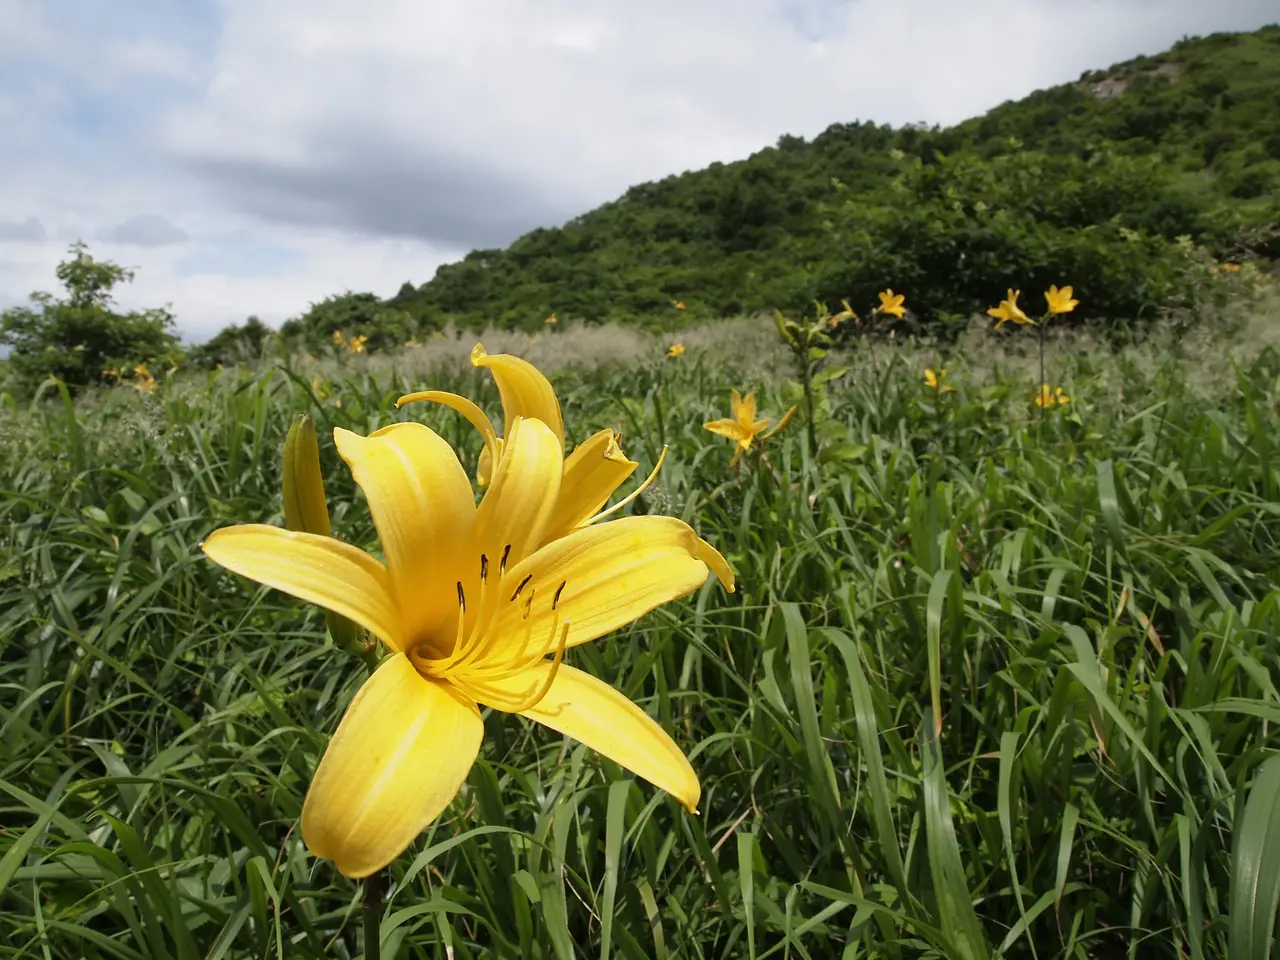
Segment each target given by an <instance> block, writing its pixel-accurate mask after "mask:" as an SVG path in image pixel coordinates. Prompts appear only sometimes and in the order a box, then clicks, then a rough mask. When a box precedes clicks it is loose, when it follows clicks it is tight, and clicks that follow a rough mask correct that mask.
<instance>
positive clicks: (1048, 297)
mask: <svg viewBox="0 0 1280 960" xmlns="http://www.w3.org/2000/svg"><path fill="white" fill-rule="evenodd" d="M1044 299H1045V301H1046V302H1047V303H1048V304H1049V312H1050V313H1070V312H1071V311H1072V310H1074V309H1075V308H1076V305H1077V304H1078V303H1079V302H1080V301H1079V300H1072V299H1071V288H1070V287H1063V288H1062V289H1061V290H1059V289H1058V285H1057V284H1056V283H1055V284H1052V285H1050V287H1049V290H1048V292H1047V293H1046V294H1045V295H1044Z"/></svg>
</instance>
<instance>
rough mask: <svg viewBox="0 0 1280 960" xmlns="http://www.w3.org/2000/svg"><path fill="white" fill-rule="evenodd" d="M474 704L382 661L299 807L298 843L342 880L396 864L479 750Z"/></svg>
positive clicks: (405, 664)
mask: <svg viewBox="0 0 1280 960" xmlns="http://www.w3.org/2000/svg"><path fill="white" fill-rule="evenodd" d="M483 733H484V724H483V723H482V722H481V720H480V711H479V710H477V709H476V705H475V703H473V702H472V701H471V700H469V699H468V698H466V697H464V696H462V694H460V693H458V692H457V691H456V690H455V689H453V687H451V686H449V685H448V684H445V683H440V682H437V681H431V680H426V679H424V678H423V677H422V676H421V675H420V674H419V673H418V671H417V670H415V669H414V667H413V664H411V663H410V662H409V659H408V658H407V657H406V656H404V654H396V655H395V656H392V657H388V658H387V659H386V660H384V661H383V662H382V665H381V666H379V667H378V669H377V671H376V672H375V673H374V674H373V676H371V677H370V678H369V679H368V680H366V681H365V684H364V686H363V687H361V688H360V691H359V693H357V694H356V695H355V698H354V699H353V700H352V701H351V704H350V706H348V707H347V712H346V713H345V714H344V715H343V717H342V722H341V723H340V724H338V729H337V732H335V733H334V735H333V739H332V740H331V741H329V748H328V749H327V750H326V751H325V753H324V758H323V759H322V760H321V761H320V766H319V767H318V768H317V769H316V775H315V777H314V778H313V779H312V781H311V789H310V790H308V791H307V799H306V801H305V802H304V803H303V805H302V839H303V841H304V842H305V843H306V845H307V847H308V848H309V849H310V850H311V852H312V853H314V854H315V855H316V856H317V857H324V858H325V859H328V860H333V861H334V862H335V863H336V864H337V866H338V869H339V870H340V871H341V872H342V873H343V874H345V875H346V876H348V877H367V876H368V875H369V874H371V873H373V872H374V871H375V870H380V869H382V868H383V867H385V866H386V865H387V864H388V863H390V862H391V861H392V860H394V859H395V858H396V857H397V856H399V855H400V853H401V852H402V851H403V850H404V848H405V847H407V846H408V845H409V844H410V843H412V842H413V840H414V838H415V837H417V835H418V834H419V833H421V832H422V829H423V828H424V827H425V826H426V825H427V824H429V823H430V822H431V821H432V820H434V819H435V818H436V817H438V816H439V815H440V813H441V812H442V811H443V810H444V808H445V807H447V806H448V805H449V802H450V801H451V800H452V799H453V798H454V796H455V795H456V794H457V792H458V788H459V787H460V786H462V782H463V781H464V780H465V779H466V778H467V773H468V771H470V769H471V764H472V763H474V762H475V758H476V754H477V752H479V750H480V740H481V737H482V735H483Z"/></svg>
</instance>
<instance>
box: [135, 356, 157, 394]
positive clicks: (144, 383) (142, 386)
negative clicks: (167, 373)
mask: <svg viewBox="0 0 1280 960" xmlns="http://www.w3.org/2000/svg"><path fill="white" fill-rule="evenodd" d="M133 375H134V381H133V385H134V387H136V388H137V389H138V390H141V391H142V392H143V393H153V392H154V391H155V389H156V387H157V384H156V378H155V377H153V376H152V375H151V371H150V370H149V369H147V365H146V363H145V362H144V363H140V364H138V365H137V366H136V367H134V368H133Z"/></svg>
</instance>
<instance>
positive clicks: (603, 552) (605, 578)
mask: <svg viewBox="0 0 1280 960" xmlns="http://www.w3.org/2000/svg"><path fill="white" fill-rule="evenodd" d="M708 570H710V571H712V572H714V573H715V574H716V576H717V577H718V578H719V579H720V581H721V582H722V583H723V584H724V586H725V587H726V588H727V589H729V590H732V589H733V572H732V571H731V570H730V569H729V565H728V564H727V563H726V562H725V560H724V557H722V556H721V555H720V554H719V552H717V551H716V549H715V548H714V547H712V546H711V544H709V543H707V542H706V541H705V540H702V539H701V538H699V537H698V535H697V534H696V533H694V532H693V530H692V529H691V528H690V527H689V525H688V524H687V523H684V522H683V521H681V520H677V519H676V518H675V517H657V516H643V517H623V518H621V519H620V520H610V521H608V522H606V523H600V524H596V525H595V526H590V527H585V528H583V529H581V530H576V531H574V532H573V533H571V534H569V535H568V536H566V537H562V538H560V539H559V540H553V541H551V542H550V543H548V544H547V545H546V546H544V547H542V549H540V550H539V551H538V552H537V553H535V554H534V555H533V556H531V557H529V558H528V559H527V560H525V561H524V562H523V563H521V564H519V565H517V566H515V567H513V568H510V569H508V570H507V575H506V577H504V578H503V581H502V588H501V589H502V593H501V600H500V603H501V606H500V608H499V609H498V611H497V613H496V616H495V620H494V623H493V624H492V625H491V626H490V628H489V629H490V630H491V631H493V633H494V636H496V637H498V638H500V639H499V640H498V641H497V643H496V644H495V645H494V648H493V649H494V656H496V657H498V658H499V659H501V658H504V657H509V656H510V654H511V648H512V645H521V644H523V643H524V642H525V638H526V637H531V638H532V640H533V642H534V643H536V644H541V643H542V642H543V641H544V639H545V638H546V637H548V636H551V635H552V633H553V629H554V628H556V627H562V626H563V625H564V624H565V623H568V624H569V633H568V639H567V640H566V642H565V645H566V646H570V647H572V646H576V645H577V644H579V643H586V642H587V641H589V640H594V639H596V638H597V637H601V636H603V635H604V634H606V633H609V632H610V631H612V630H616V629H618V628H619V627H623V626H626V625H627V624H628V623H631V622H632V621H633V620H636V619H638V618H639V617H641V616H643V615H644V614H646V613H648V612H649V611H650V610H652V609H653V608H654V607H657V606H661V605H662V604H664V603H667V602H669V601H671V600H675V599H676V598H678V597H683V596H685V595H686V594H689V593H692V592H693V591H694V590H697V589H698V588H699V587H700V586H702V585H703V584H704V583H705V582H706V580H707V573H708ZM517 587H519V595H518V597H517V600H516V601H515V602H512V601H511V600H510V599H509V598H510V597H511V596H512V594H514V593H516V588H517ZM526 614H527V615H528V619H526Z"/></svg>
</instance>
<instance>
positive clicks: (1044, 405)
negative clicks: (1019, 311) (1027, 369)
mask: <svg viewBox="0 0 1280 960" xmlns="http://www.w3.org/2000/svg"><path fill="white" fill-rule="evenodd" d="M1048 322H1049V315H1048V314H1045V316H1044V317H1042V318H1041V320H1040V323H1039V324H1038V325H1037V331H1036V332H1037V333H1039V334H1040V386H1039V387H1037V388H1036V389H1037V393H1038V395H1039V397H1040V400H1041V403H1040V442H1041V443H1042V444H1043V443H1044V418H1045V415H1046V414H1047V413H1048V412H1049V404H1048V403H1047V402H1044V400H1045V396H1044V385H1045V379H1044V326H1045V324H1046V323H1048Z"/></svg>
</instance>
